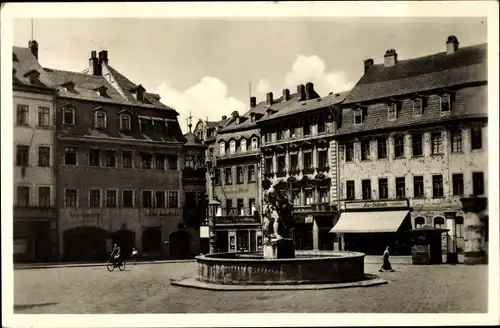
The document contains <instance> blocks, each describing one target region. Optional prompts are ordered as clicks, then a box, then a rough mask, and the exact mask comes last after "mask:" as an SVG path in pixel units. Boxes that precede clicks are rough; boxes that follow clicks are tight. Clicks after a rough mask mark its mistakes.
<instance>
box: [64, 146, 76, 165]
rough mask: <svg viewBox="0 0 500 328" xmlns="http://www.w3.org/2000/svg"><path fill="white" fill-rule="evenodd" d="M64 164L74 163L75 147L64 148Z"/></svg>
mask: <svg viewBox="0 0 500 328" xmlns="http://www.w3.org/2000/svg"><path fill="white" fill-rule="evenodd" d="M64 164H65V165H76V149H75V148H64Z"/></svg>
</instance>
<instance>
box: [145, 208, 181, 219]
mask: <svg viewBox="0 0 500 328" xmlns="http://www.w3.org/2000/svg"><path fill="white" fill-rule="evenodd" d="M143 214H144V216H146V217H149V218H160V219H162V218H165V217H169V216H176V215H178V214H179V213H178V212H177V211H169V210H164V211H162V210H146V211H144V212H143Z"/></svg>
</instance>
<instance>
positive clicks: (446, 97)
mask: <svg viewBox="0 0 500 328" xmlns="http://www.w3.org/2000/svg"><path fill="white" fill-rule="evenodd" d="M440 108H441V114H448V113H449V112H450V111H451V95H450V94H443V95H441V97H440Z"/></svg>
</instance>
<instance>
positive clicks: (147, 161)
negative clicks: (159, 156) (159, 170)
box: [141, 153, 153, 169]
mask: <svg viewBox="0 0 500 328" xmlns="http://www.w3.org/2000/svg"><path fill="white" fill-rule="evenodd" d="M152 161H153V155H152V154H149V153H141V168H142V169H151V168H152V164H153V163H152Z"/></svg>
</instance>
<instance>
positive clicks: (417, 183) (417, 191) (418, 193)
mask: <svg viewBox="0 0 500 328" xmlns="http://www.w3.org/2000/svg"><path fill="white" fill-rule="evenodd" d="M413 197H415V198H422V197H424V177H423V176H415V177H413Z"/></svg>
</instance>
